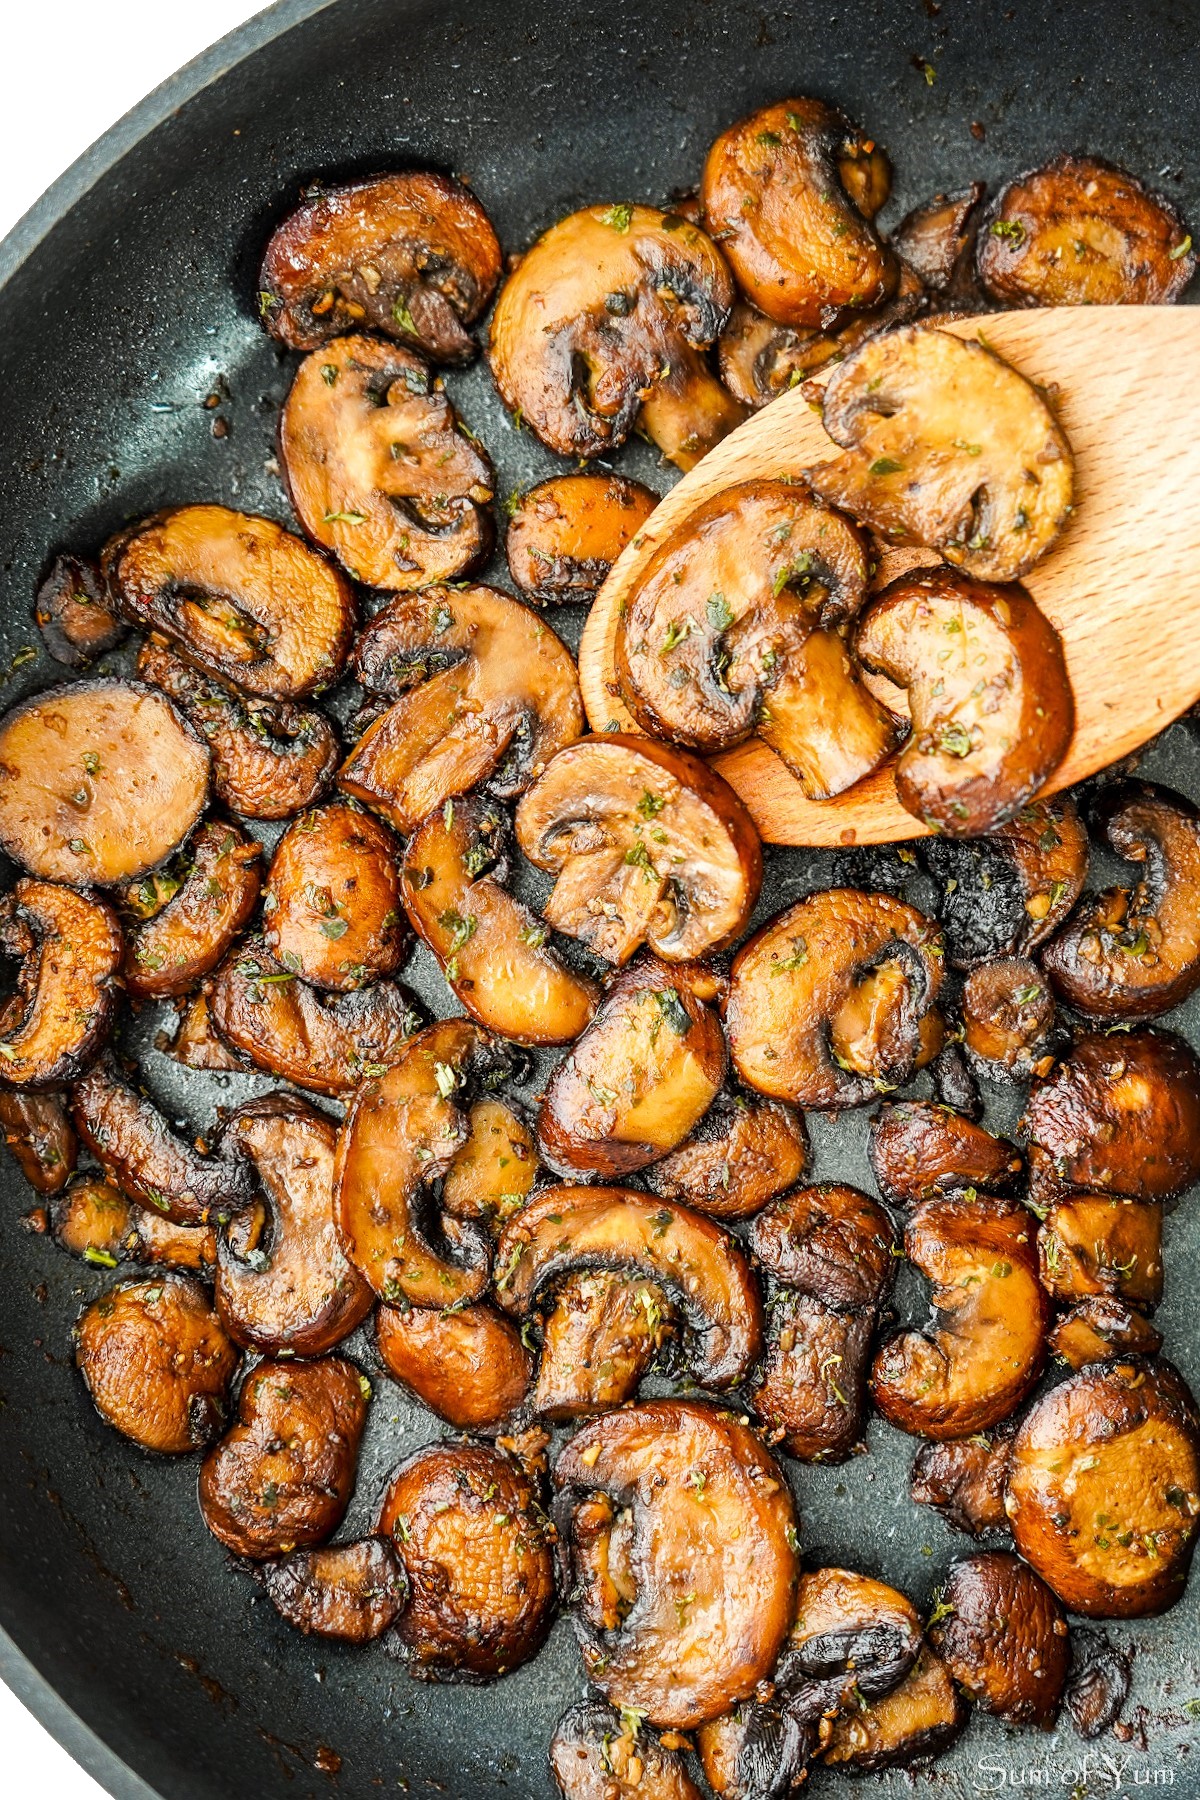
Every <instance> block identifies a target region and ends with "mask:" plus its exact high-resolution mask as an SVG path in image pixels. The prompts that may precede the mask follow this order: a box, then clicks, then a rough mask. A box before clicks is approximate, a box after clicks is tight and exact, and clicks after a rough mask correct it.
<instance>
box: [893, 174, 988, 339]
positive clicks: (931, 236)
mask: <svg viewBox="0 0 1200 1800" xmlns="http://www.w3.org/2000/svg"><path fill="white" fill-rule="evenodd" d="M983 192H984V189H983V183H982V182H981V181H973V182H971V184H970V186H969V187H965V188H960V189H958V190H957V191H956V192H954V193H951V194H935V195H934V197H933V199H932V200H929V201H927V202H926V203H925V204H924V205H922V206H914V207H913V209H912V211H911V212H909V213H905V215H904V217H903V218H902V219H901V221H900V223H899V225H897V227H896V229H895V231H893V232H892V233H891V237H890V240H889V241H890V243H891V246H892V249H893V250H894V251H895V253H896V255H897V256H898V257H899V258H900V260H901V263H902V264H903V265H904V266H905V267H906V268H908V269H911V270H912V272H913V274H914V275H915V276H916V277H917V279H918V280H919V281H920V283H921V285H922V287H923V288H925V289H926V290H927V291H928V292H929V293H932V294H934V295H936V296H937V298H938V301H939V303H940V304H941V305H954V304H955V303H957V304H959V305H963V306H971V308H972V310H979V311H982V310H983V308H982V305H981V304H980V299H981V297H980V296H979V295H978V294H977V292H976V291H975V270H974V249H975V238H976V233H977V232H978V229H979V211H980V207H979V203H980V201H981V200H982V199H983Z"/></svg>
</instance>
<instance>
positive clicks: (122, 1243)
mask: <svg viewBox="0 0 1200 1800" xmlns="http://www.w3.org/2000/svg"><path fill="white" fill-rule="evenodd" d="M50 1234H51V1236H52V1237H53V1239H54V1242H55V1243H56V1244H57V1245H58V1247H59V1249H60V1250H65V1251H66V1252H67V1254H68V1256H78V1257H80V1258H82V1260H83V1261H84V1262H88V1263H92V1264H93V1265H95V1266H96V1267H98V1268H102V1269H115V1268H116V1267H117V1264H118V1263H122V1262H135V1263H163V1264H166V1265H167V1266H168V1267H169V1268H173V1269H187V1270H190V1271H191V1272H192V1273H193V1274H195V1275H211V1273H212V1268H213V1264H214V1263H215V1262H216V1260H217V1232H216V1227H215V1226H213V1225H174V1224H172V1223H171V1221H170V1219H164V1218H162V1217H161V1216H160V1215H159V1214H158V1213H150V1212H146V1211H145V1210H144V1209H143V1208H142V1207H140V1206H133V1205H131V1203H130V1202H129V1201H128V1200H126V1198H125V1196H124V1195H123V1194H122V1193H120V1191H119V1190H118V1189H117V1188H115V1187H113V1185H112V1184H111V1182H108V1181H105V1180H104V1178H103V1177H102V1176H100V1175H95V1174H91V1175H77V1176H76V1177H75V1179H74V1181H72V1182H71V1184H70V1185H69V1187H68V1188H67V1189H66V1191H65V1193H62V1194H59V1195H57V1196H56V1197H55V1199H54V1200H53V1202H52V1204H51V1206H50Z"/></svg>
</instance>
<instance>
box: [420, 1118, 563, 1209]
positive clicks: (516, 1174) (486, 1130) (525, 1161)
mask: <svg viewBox="0 0 1200 1800" xmlns="http://www.w3.org/2000/svg"><path fill="white" fill-rule="evenodd" d="M538 1167H539V1164H538V1159H537V1146H536V1144H535V1143H534V1139H533V1133H532V1132H531V1131H530V1129H529V1127H528V1126H527V1125H526V1123H525V1121H524V1119H522V1118H520V1117H519V1116H518V1115H517V1114H516V1113H515V1112H514V1111H513V1109H512V1107H511V1106H506V1105H505V1104H504V1101H503V1100H495V1099H492V1098H491V1097H490V1096H487V1095H485V1096H484V1097H483V1098H482V1099H479V1100H476V1101H475V1102H474V1103H473V1105H471V1106H469V1107H468V1108H467V1135H466V1138H465V1140H464V1142H463V1144H462V1147H461V1148H460V1149H459V1150H458V1151H457V1152H456V1153H455V1157H454V1161H453V1162H452V1163H451V1164H450V1167H449V1168H448V1169H447V1170H446V1173H445V1175H444V1176H443V1177H442V1205H443V1207H444V1208H445V1210H446V1211H447V1212H448V1213H453V1214H454V1216H455V1218H458V1219H479V1220H481V1221H482V1223H483V1224H484V1225H486V1226H487V1228H488V1230H489V1231H492V1232H496V1231H498V1230H499V1229H500V1227H501V1226H502V1225H503V1224H504V1223H505V1222H506V1221H507V1220H508V1219H510V1218H511V1217H512V1215H513V1213H515V1212H519V1211H520V1210H521V1208H522V1207H523V1206H524V1204H525V1202H526V1200H527V1199H528V1198H529V1195H530V1192H531V1190H532V1188H533V1184H534V1182H535V1181H536V1180H537V1175H538Z"/></svg>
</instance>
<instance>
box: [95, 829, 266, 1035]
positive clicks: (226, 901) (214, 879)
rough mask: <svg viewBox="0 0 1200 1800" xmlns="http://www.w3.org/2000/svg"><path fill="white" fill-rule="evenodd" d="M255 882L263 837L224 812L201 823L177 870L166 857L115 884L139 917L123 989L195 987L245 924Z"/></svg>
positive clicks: (163, 992)
mask: <svg viewBox="0 0 1200 1800" xmlns="http://www.w3.org/2000/svg"><path fill="white" fill-rule="evenodd" d="M261 886H262V845H261V844H258V843H256V842H255V841H254V839H253V838H251V837H248V836H247V835H246V833H245V832H244V831H242V830H241V829H240V827H238V826H237V825H234V824H232V823H230V821H228V820H226V819H210V820H209V821H208V822H207V823H206V824H204V825H202V826H201V827H200V829H199V831H198V832H197V833H196V835H195V836H194V837H193V839H192V841H191V843H190V844H189V845H188V851H187V862H186V864H185V865H184V866H183V867H182V868H181V869H180V870H179V871H178V873H177V872H176V871H175V870H174V869H173V868H172V867H170V866H169V865H168V867H167V868H166V869H164V870H163V871H162V872H161V873H159V874H153V875H144V876H142V878H141V880H140V881H136V882H131V883H130V884H129V885H128V886H127V887H126V888H125V889H123V891H122V896H121V897H122V899H123V900H124V902H125V905H126V907H127V909H128V910H129V911H130V912H132V913H133V915H134V917H135V919H137V920H139V921H140V923H138V924H136V925H134V926H133V928H132V929H131V930H130V932H129V942H128V945H127V948H126V951H125V963H124V978H125V988H126V991H127V992H128V993H129V994H130V995H131V996H132V998H133V999H135V1000H159V999H164V998H166V997H168V996H169V995H172V994H184V993H186V992H187V991H188V989H189V988H192V987H194V986H195V984H196V982H197V981H199V980H200V978H201V976H202V975H207V974H208V973H209V972H210V971H211V970H213V969H215V968H216V966H217V964H218V963H219V962H220V961H221V958H222V957H223V956H224V955H225V953H226V952H227V951H228V950H229V948H230V946H231V945H232V944H233V942H234V940H235V939H236V938H237V937H238V936H240V934H241V932H242V931H243V930H244V928H245V926H246V925H247V923H248V922H249V919H250V916H251V914H252V913H253V912H254V909H255V907H256V906H257V905H258V895H259V889H260V888H261Z"/></svg>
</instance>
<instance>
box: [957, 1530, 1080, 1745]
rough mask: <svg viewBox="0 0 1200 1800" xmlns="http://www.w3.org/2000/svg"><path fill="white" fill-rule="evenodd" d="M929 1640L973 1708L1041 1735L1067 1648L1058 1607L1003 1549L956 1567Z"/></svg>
mask: <svg viewBox="0 0 1200 1800" xmlns="http://www.w3.org/2000/svg"><path fill="white" fill-rule="evenodd" d="M929 1637H930V1642H931V1643H932V1644H933V1647H934V1649H935V1650H936V1651H937V1652H938V1654H939V1656H941V1657H942V1659H943V1660H944V1662H945V1664H946V1666H947V1668H948V1669H949V1670H950V1673H951V1674H952V1675H953V1677H954V1679H955V1681H957V1683H958V1685H959V1687H960V1688H962V1690H963V1692H964V1693H965V1694H966V1696H967V1698H968V1699H969V1700H971V1701H972V1702H973V1703H974V1704H975V1705H976V1706H978V1707H980V1708H981V1709H982V1710H983V1711H984V1712H988V1713H994V1714H995V1715H996V1716H997V1718H1001V1719H1007V1721H1008V1722H1009V1724H1010V1725H1040V1726H1041V1728H1042V1730H1043V1731H1048V1730H1049V1728H1050V1726H1051V1725H1052V1724H1053V1722H1054V1718H1055V1715H1056V1713H1057V1712H1058V1707H1059V1702H1060V1700H1061V1699H1062V1691H1063V1683H1064V1682H1065V1681H1066V1678H1067V1665H1068V1663H1069V1662H1070V1660H1071V1649H1070V1642H1069V1639H1068V1636H1067V1621H1066V1618H1065V1617H1064V1614H1063V1610H1062V1607H1061V1606H1060V1605H1059V1604H1058V1601H1057V1600H1056V1599H1055V1598H1054V1595H1053V1594H1052V1593H1051V1592H1050V1589H1049V1588H1048V1587H1047V1586H1046V1584H1045V1582H1044V1581H1043V1580H1042V1579H1041V1577H1040V1576H1038V1575H1035V1574H1034V1572H1033V1570H1032V1569H1031V1568H1030V1567H1029V1565H1028V1563H1023V1562H1022V1561H1021V1559H1020V1558H1019V1557H1017V1556H1013V1555H1012V1554H1011V1552H1009V1551H1007V1550H993V1551H989V1552H987V1553H985V1554H984V1555H981V1556H971V1557H968V1558H967V1560H966V1561H965V1562H960V1563H956V1564H955V1566H954V1568H953V1569H951V1571H950V1578H949V1580H948V1581H947V1582H946V1584H945V1586H944V1587H943V1588H942V1590H941V1593H940V1595H939V1597H938V1601H937V1605H936V1606H935V1607H934V1611H933V1616H932V1618H931V1619H930V1621H929Z"/></svg>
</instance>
